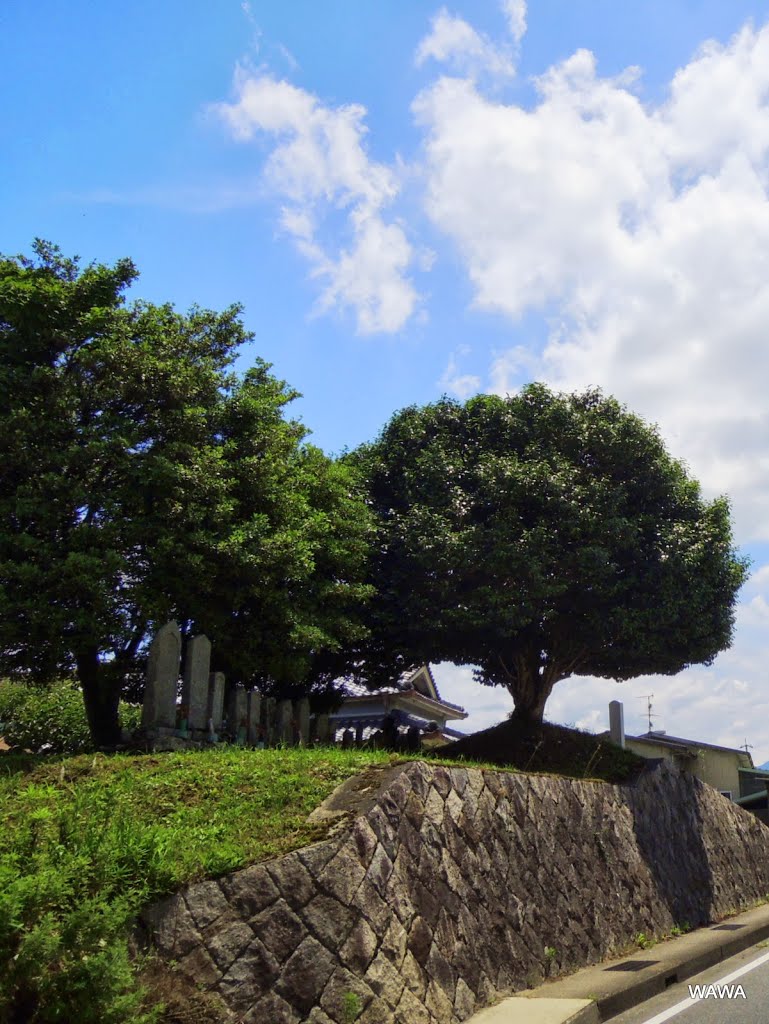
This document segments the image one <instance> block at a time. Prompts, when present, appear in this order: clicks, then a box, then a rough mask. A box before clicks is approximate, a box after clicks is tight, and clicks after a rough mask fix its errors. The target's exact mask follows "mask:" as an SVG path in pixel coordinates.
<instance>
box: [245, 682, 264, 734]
mask: <svg viewBox="0 0 769 1024" xmlns="http://www.w3.org/2000/svg"><path fill="white" fill-rule="evenodd" d="M261 733H262V695H261V693H259V691H258V690H251V692H250V693H249V695H248V730H247V736H246V739H247V742H248V744H249V746H251V747H255V746H256V745H257V744H258V743H259V742H260V741H261V738H262V737H261Z"/></svg>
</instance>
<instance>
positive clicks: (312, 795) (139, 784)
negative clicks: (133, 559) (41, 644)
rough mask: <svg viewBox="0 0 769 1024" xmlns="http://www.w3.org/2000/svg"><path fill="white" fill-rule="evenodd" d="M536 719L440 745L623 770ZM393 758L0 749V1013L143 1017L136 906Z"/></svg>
mask: <svg viewBox="0 0 769 1024" xmlns="http://www.w3.org/2000/svg"><path fill="white" fill-rule="evenodd" d="M547 729H548V730H550V731H549V732H548V733H547V735H546V736H545V735H544V734H543V737H535V738H534V739H533V740H531V738H529V739H525V738H517V739H516V737H514V736H513V735H512V733H511V732H510V726H509V723H503V724H502V725H501V726H499V727H497V729H496V730H487V731H486V732H485V733H481V734H477V738H476V737H471V738H469V739H468V740H467V741H464V742H463V743H462V744H459V745H455V749H454V750H451V753H453V754H454V755H455V756H460V757H462V759H465V758H466V759H468V760H469V759H473V760H474V761H476V762H477V761H478V760H480V759H481V758H482V759H483V760H484V761H485V762H487V763H488V762H492V761H496V762H497V763H499V764H511V763H512V764H514V765H517V767H518V768H519V769H523V770H538V771H543V770H544V771H548V770H549V771H556V772H561V773H563V774H569V775H575V776H577V777H586V776H587V777H593V778H596V777H604V778H610V779H619V778H622V777H626V776H627V774H628V772H629V769H632V768H633V765H631V764H629V763H628V762H627V758H624V759H623V758H622V757H620V759H619V761H618V760H617V756H618V755H621V754H622V752H620V751H616V753H613V752H612V751H611V750H606V749H604V747H605V745H602V744H600V743H599V742H597V741H596V740H595V739H593V738H592V737H588V736H586V735H585V734H575V733H573V732H572V731H571V730H560V732H558V733H556V732H554V731H553V730H554V729H556V727H552V726H551V727H547ZM524 740H525V742H524ZM527 743H528V744H529V746H527V745H526V744H527ZM516 744H517V745H516ZM450 749H451V748H444V750H441V752H440V754H441V760H443V761H444V763H446V760H445V754H447V753H449V751H450ZM615 749H616V748H615ZM547 750H549V752H550V755H549V757H548V756H547V754H546V753H545V751H547ZM392 760H393V756H392V755H390V754H388V753H386V752H375V751H354V750H352V751H343V750H341V749H335V748H325V749H315V750H312V749H310V750H302V749H279V750H261V751H248V750H243V749H239V748H237V747H224V748H220V749H212V750H206V751H194V752H188V753H181V754H159V755H136V756H129V755H116V756H112V757H105V756H103V755H93V754H84V755H80V756H78V757H51V756H48V757H39V756H38V757H35V756H31V755H30V756H21V757H19V756H13V755H8V754H4V755H0V1024H5V1022H6V1021H12V1022H15V1021H20V1020H24V1021H34V1022H40V1024H43V1022H47V1021H61V1020H70V1019H72V1020H74V1019H77V1020H78V1021H79V1024H89V1022H91V1021H93V1022H94V1024H96V1022H99V1024H110V1022H114V1024H129V1022H130V1024H146V1022H148V1021H150V1020H151V1019H154V1018H153V1016H152V1014H151V1013H150V1014H149V1015H146V1014H145V1008H143V1007H142V1003H141V1000H140V998H139V996H138V994H137V988H136V983H135V978H134V973H133V971H134V965H133V964H132V963H131V961H130V958H129V956H128V947H127V941H126V935H127V932H128V928H129V926H130V922H131V921H132V919H133V918H134V917H135V916H136V914H137V912H138V910H139V909H140V908H141V906H142V905H144V904H146V903H148V902H151V901H152V900H155V899H157V898H159V897H161V896H163V895H165V894H167V893H169V892H172V891H174V890H176V889H178V888H179V887H180V886H181V885H183V884H185V883H186V882H190V881H193V880H196V879H199V878H203V877H216V876H218V875H221V874H224V873H225V872H228V871H232V870H234V869H236V868H238V867H242V866H244V865H246V864H249V863H254V862H256V861H260V860H266V859H269V858H271V857H276V856H280V855H281V854H283V853H286V852H288V851H289V850H293V849H297V848H299V847H302V846H305V845H307V844H308V843H311V842H313V841H314V840H317V839H320V838H322V836H323V835H324V834H325V827H324V826H321V825H317V824H309V823H308V822H307V815H308V814H309V812H310V811H311V810H312V809H313V808H315V807H317V806H318V804H320V803H321V802H322V801H323V800H324V799H325V797H326V796H328V795H329V793H331V792H332V790H333V789H334V788H335V787H336V786H337V785H338V784H339V783H340V782H342V781H343V780H344V779H346V778H348V777H350V776H351V775H354V774H356V773H358V772H360V771H361V770H363V769H365V768H367V767H368V766H372V765H385V764H388V763H390V762H391V761H392ZM396 760H397V758H396ZM634 760H635V759H634ZM620 762H621V763H620ZM153 988H155V986H154V985H153Z"/></svg>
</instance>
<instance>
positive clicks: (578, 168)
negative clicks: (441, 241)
mask: <svg viewBox="0 0 769 1024" xmlns="http://www.w3.org/2000/svg"><path fill="white" fill-rule="evenodd" d="M515 6H516V5H514V4H508V5H507V7H508V8H509V10H513V9H514V8H515ZM524 13H525V12H524ZM637 77H638V72H637V70H636V69H630V70H629V71H628V72H626V73H625V74H624V75H622V76H620V77H618V78H602V77H601V76H600V75H599V74H598V72H597V69H596V62H595V58H594V57H593V55H592V54H591V53H589V52H588V51H586V50H580V51H577V52H576V53H575V54H573V55H572V56H571V57H569V58H568V59H567V60H565V61H563V62H561V63H559V64H556V65H554V66H552V67H551V68H549V69H548V70H546V71H545V73H544V74H542V75H541V76H540V78H539V79H538V80H537V83H536V85H537V88H538V90H539V94H540V95H539V101H538V102H537V103H536V104H535V105H534V106H533V108H532V109H524V108H523V107H520V106H516V105H514V104H506V103H503V102H500V101H499V99H497V98H495V97H493V96H491V95H489V94H486V93H484V92H483V91H482V90H481V89H480V88H479V86H478V84H477V83H476V81H475V80H474V78H473V76H471V75H469V74H468V75H466V76H465V77H464V78H457V77H454V78H447V77H441V78H439V79H438V80H437V81H436V82H435V83H434V84H433V85H432V86H431V87H429V88H428V89H426V90H425V91H424V92H423V93H422V94H421V95H420V96H419V97H418V98H417V100H416V101H415V103H414V112H415V116H416V118H417V121H418V123H419V124H420V125H421V126H422V127H423V128H424V130H425V135H426V138H425V161H426V166H427V191H426V206H427V210H428V213H429V215H430V217H431V218H432V220H433V222H434V223H435V225H436V226H437V227H438V228H439V229H441V230H442V231H443V232H444V233H445V234H446V235H447V236H449V237H450V239H451V240H452V241H453V242H454V244H455V245H456V247H457V249H458V251H459V253H460V256H461V259H462V261H463V263H464V266H465V268H466V270H467V273H468V275H469V277H470V280H471V282H472V285H473V288H474V293H475V294H474V302H475V305H476V307H477V308H478V309H480V310H488V311H493V312H496V313H501V314H503V315H504V316H506V317H508V318H509V319H510V320H511V321H513V322H517V321H518V320H519V319H520V317H521V316H522V315H523V314H524V313H527V312H528V311H530V310H546V311H547V314H548V317H549V322H550V326H551V330H550V337H549V340H548V342H547V344H546V346H545V348H544V351H542V352H540V353H538V358H537V359H535V360H534V361H532V360H529V363H528V364H527V363H526V360H525V359H522V357H521V351H520V349H518V350H516V351H514V352H513V353H512V354H511V355H510V357H509V358H508V357H506V356H505V354H504V353H501V354H500V353H497V354H496V356H495V360H494V365H493V367H492V369H491V371H490V383H491V385H492V387H493V388H494V390H496V391H505V390H514V389H515V388H516V387H518V386H519V385H520V384H521V383H522V382H523V381H524V380H526V379H532V378H538V379H544V380H547V381H548V382H549V383H551V384H552V385H554V386H556V387H560V388H564V389H566V390H571V389H574V388H582V387H585V386H589V385H599V386H601V387H602V388H603V389H604V390H605V391H607V392H609V393H612V394H615V395H616V396H617V397H618V398H619V399H620V400H621V401H623V402H625V403H626V404H627V405H628V406H629V407H630V408H631V409H632V410H633V411H635V412H638V413H639V414H640V415H642V416H644V417H645V418H647V419H649V420H651V421H653V422H657V423H659V425H660V428H661V430H662V432H663V435H664V436H665V438H666V440H667V442H668V444H669V447H670V450H671V451H672V452H673V454H675V455H676V456H678V457H681V458H684V459H686V461H687V462H688V463H689V465H690V467H691V469H692V471H693V473H694V474H695V475H696V476H697V477H698V478H700V479H701V480H702V482H703V484H704V485H705V487H706V490H707V492H708V493H709V494H713V493H718V492H721V491H727V492H728V493H729V494H730V496H731V497H732V499H733V507H734V511H735V519H736V525H737V537H738V540H739V541H740V542H741V543H746V542H748V541H749V540H751V539H755V538H762V539H767V538H769V398H768V397H767V389H766V381H767V379H769V345H767V344H766V336H767V325H768V324H769V274H767V267H768V266H769V198H768V197H767V187H768V185H769V27H764V28H761V29H754V28H752V27H749V26H748V27H746V28H744V29H743V30H742V31H741V32H740V33H738V35H736V36H735V37H734V39H732V40H731V41H730V42H729V43H728V45H719V44H717V43H708V44H707V45H705V46H704V47H703V48H702V49H701V50H700V51H699V52H698V53H697V54H696V55H695V57H694V58H693V59H692V61H691V62H690V63H689V64H688V65H687V66H686V67H684V68H682V69H681V70H680V71H679V72H678V73H677V74H676V76H675V78H674V79H673V81H672V83H671V87H670V92H669V95H668V96H667V97H666V98H665V100H664V102H662V103H660V104H658V105H656V106H653V105H648V104H644V103H643V102H642V101H641V99H640V98H639V96H638V95H636V92H635V91H634V83H635V81H636V79H637ZM532 362H533V363H534V365H532Z"/></svg>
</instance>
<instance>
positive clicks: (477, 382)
mask: <svg viewBox="0 0 769 1024" xmlns="http://www.w3.org/2000/svg"><path fill="white" fill-rule="evenodd" d="M469 352H470V349H469V348H468V346H466V345H461V346H460V347H459V348H458V349H457V351H456V352H452V353H451V355H450V356H449V361H448V364H447V366H446V369H445V370H444V371H443V375H442V377H441V379H440V380H439V381H438V386H439V387H440V388H441V390H442V391H443V392H445V393H446V394H450V395H454V396H455V397H456V398H459V399H460V400H461V401H464V399H466V398H469V397H470V395H472V394H475V392H477V391H479V390H480V387H481V378H480V377H477V376H476V375H475V374H472V373H460V370H459V362H458V358H459V357H460V356H465V355H468V354H469Z"/></svg>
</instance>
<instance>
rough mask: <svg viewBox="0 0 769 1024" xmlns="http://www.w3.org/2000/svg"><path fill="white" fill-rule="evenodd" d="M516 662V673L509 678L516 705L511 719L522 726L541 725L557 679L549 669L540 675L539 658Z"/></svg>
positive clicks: (521, 659) (508, 685)
mask: <svg viewBox="0 0 769 1024" xmlns="http://www.w3.org/2000/svg"><path fill="white" fill-rule="evenodd" d="M515 661H516V664H515V671H514V672H513V673H511V674H510V675H509V676H508V679H509V682H508V684H507V688H508V690H509V691H510V693H511V695H512V698H513V702H514V704H515V707H514V708H513V713H512V715H511V718H512V720H513V721H515V722H520V723H521V724H522V725H528V726H537V725H541V724H542V718H543V716H544V713H545V704H547V699H548V697H549V696H550V694H551V692H552V689H553V686H554V685H555V683H556V678H557V677H556V676H555V673H554V672H553V671H552V670H548V669H545V672H544V673H541V674H540V671H539V670H540V659H539V657H532V658H524V657H518V658H516V659H515Z"/></svg>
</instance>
